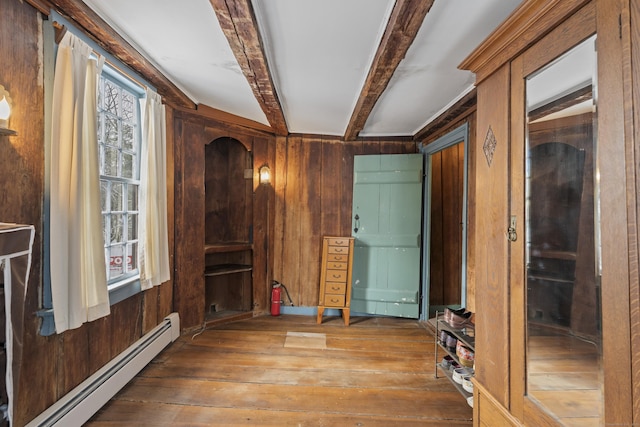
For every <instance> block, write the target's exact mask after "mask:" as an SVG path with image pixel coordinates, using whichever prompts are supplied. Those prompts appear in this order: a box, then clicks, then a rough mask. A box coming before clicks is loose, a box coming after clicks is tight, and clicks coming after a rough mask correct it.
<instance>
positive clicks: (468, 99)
mask: <svg viewBox="0 0 640 427" xmlns="http://www.w3.org/2000/svg"><path fill="white" fill-rule="evenodd" d="M476 103H477V94H476V89H475V88H473V89H472V90H471V91H470V92H469V93H467V94H466V95H465V96H463V97H462V98H460V100H459V101H458V102H456V103H455V104H454V105H453V106H452V107H451V108H449V109H448V110H447V111H445V112H444V113H442V114H440V115H439V116H438V117H436V118H435V120H433V121H431V122H430V123H429V124H427V125H426V126H425V127H423V128H422V129H420V130H419V131H418V132H416V134H415V135H414V137H413V139H414V140H416V141H421V140H423V139H426V138H429V137H430V136H431V135H433V134H434V133H437V132H440V131H441V130H442V129H444V128H446V127H448V126H449V125H450V124H451V123H453V122H456V121H458V118H459V117H460V116H461V115H468V114H469V113H470V112H471V111H472V110H475V108H476Z"/></svg>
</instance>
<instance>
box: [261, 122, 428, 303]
mask: <svg viewBox="0 0 640 427" xmlns="http://www.w3.org/2000/svg"><path fill="white" fill-rule="evenodd" d="M414 152H416V146H415V143H414V142H413V141H410V140H407V139H396V140H394V139H386V140H385V139H366V140H359V141H354V142H342V141H340V140H339V139H338V138H334V137H324V136H307V135H293V136H289V137H278V138H277V139H276V158H275V165H276V173H275V211H274V216H275V224H274V226H275V230H274V234H273V278H274V279H275V280H278V281H279V282H281V283H283V284H284V285H285V286H286V287H287V289H288V290H289V293H290V295H291V298H292V299H293V303H294V305H295V306H306V307H312V306H316V305H317V304H318V287H319V283H320V261H321V250H322V236H325V235H337V236H350V235H351V199H352V193H353V156H355V155H365V154H404V153H414Z"/></svg>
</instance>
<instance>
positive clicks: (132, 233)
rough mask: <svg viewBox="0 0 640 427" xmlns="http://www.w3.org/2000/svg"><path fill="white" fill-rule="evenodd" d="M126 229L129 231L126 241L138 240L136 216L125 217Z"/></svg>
mask: <svg viewBox="0 0 640 427" xmlns="http://www.w3.org/2000/svg"><path fill="white" fill-rule="evenodd" d="M127 228H128V230H129V234H128V235H127V239H128V240H134V239H137V238H138V214H128V215H127Z"/></svg>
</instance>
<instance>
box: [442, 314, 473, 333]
mask: <svg viewBox="0 0 640 427" xmlns="http://www.w3.org/2000/svg"><path fill="white" fill-rule="evenodd" d="M472 315H473V313H472V312H470V311H466V312H464V313H462V314H457V313H454V312H452V313H451V316H450V318H449V321H448V322H447V323H448V324H449V326H451V327H452V328H454V329H462V328H464V327H466V326H473V323H471V316H472Z"/></svg>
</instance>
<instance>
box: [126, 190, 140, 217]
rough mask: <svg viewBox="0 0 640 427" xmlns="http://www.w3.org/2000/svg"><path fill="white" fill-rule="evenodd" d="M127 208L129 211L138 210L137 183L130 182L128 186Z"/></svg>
mask: <svg viewBox="0 0 640 427" xmlns="http://www.w3.org/2000/svg"><path fill="white" fill-rule="evenodd" d="M127 193H128V194H127V197H128V200H127V203H128V205H127V210H129V211H137V210H138V186H137V185H135V184H129V185H128V186H127Z"/></svg>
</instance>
